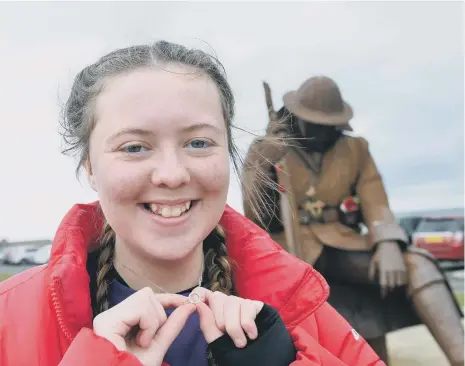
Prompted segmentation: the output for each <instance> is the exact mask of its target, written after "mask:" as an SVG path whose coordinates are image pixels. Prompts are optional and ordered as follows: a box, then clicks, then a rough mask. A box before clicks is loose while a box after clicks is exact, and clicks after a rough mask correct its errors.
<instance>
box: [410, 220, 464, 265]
mask: <svg viewBox="0 0 465 366" xmlns="http://www.w3.org/2000/svg"><path fill="white" fill-rule="evenodd" d="M463 235H464V233H463V217H425V218H423V219H422V220H421V221H420V223H419V224H418V226H417V228H416V230H415V232H414V233H413V235H412V244H413V245H414V246H416V247H419V248H423V249H426V250H428V251H429V252H430V253H431V254H433V255H434V256H435V257H436V258H437V259H439V260H448V261H463V259H464V245H463Z"/></svg>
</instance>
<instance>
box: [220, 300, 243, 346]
mask: <svg viewBox="0 0 465 366" xmlns="http://www.w3.org/2000/svg"><path fill="white" fill-rule="evenodd" d="M223 316H224V325H225V328H226V332H227V333H228V334H229V336H230V337H231V338H232V340H233V341H234V344H235V345H236V347H238V348H242V347H245V345H246V344H247V338H246V337H245V333H244V330H243V329H242V325H241V302H240V300H239V298H237V297H235V296H228V298H227V301H225V303H224V314H223Z"/></svg>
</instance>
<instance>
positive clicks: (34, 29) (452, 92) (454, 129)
mask: <svg viewBox="0 0 465 366" xmlns="http://www.w3.org/2000/svg"><path fill="white" fill-rule="evenodd" d="M463 17H464V12H463V5H462V3H461V2H451V3H447V2H357V3H355V2H346V3H321V2H319V3H310V2H308V3H302V2H299V3H276V2H274V3H264V2H258V3H248V2H247V3H193V2H188V3H176V2H170V3H162V2H153V3H148V2H141V3H122V2H120V3H116V2H111V3H110V2H103V3H90V2H74V3H55V2H50V3H4V2H3V3H0V55H1V57H0V82H1V84H0V96H1V99H0V100H1V102H0V103H1V108H0V136H1V140H2V143H1V144H0V166H1V169H2V170H1V179H0V202H1V205H2V206H1V211H0V212H1V215H0V239H1V238H2V237H5V238H7V239H9V240H21V239H37V238H52V237H53V236H54V233H55V230H56V228H57V226H58V224H59V222H60V220H61V219H62V217H63V215H64V214H65V213H66V212H67V211H68V210H69V208H70V207H71V206H72V205H73V204H74V203H76V202H89V201H93V200H95V199H96V198H97V197H96V195H95V194H94V192H93V191H91V190H90V189H89V188H88V187H87V182H86V180H85V179H81V182H82V183H79V182H78V181H77V180H76V178H75V176H74V169H75V162H74V161H73V159H72V158H69V157H66V156H62V155H61V154H60V143H61V141H60V137H59V135H58V133H57V128H58V122H57V121H58V113H59V101H60V100H64V99H65V98H66V96H67V93H68V91H69V86H70V83H71V81H72V78H73V77H74V75H75V74H76V73H77V72H78V71H79V70H80V69H81V68H82V67H84V66H85V65H87V64H88V63H91V62H94V61H95V60H96V59H97V58H98V57H99V56H101V55H102V54H104V53H106V52H109V51H111V50H113V49H114V48H117V47H118V48H119V47H125V46H128V45H131V44H133V43H147V42H151V41H155V40H159V39H163V38H164V39H167V40H171V41H176V42H181V43H184V44H186V45H188V46H196V47H202V48H203V49H205V50H207V51H209V52H212V51H211V50H210V49H209V48H208V47H207V46H206V44H204V43H202V42H200V41H199V40H197V39H201V40H203V41H206V42H207V43H208V44H210V45H211V46H212V48H213V50H214V52H215V53H216V54H217V55H218V57H219V58H220V59H221V61H222V62H223V64H224V65H225V67H226V70H227V72H228V76H229V80H230V82H231V84H232V87H233V89H234V92H235V95H236V98H237V117H236V120H235V123H236V125H238V126H240V127H244V128H247V129H248V130H251V131H253V132H261V131H262V130H263V129H264V128H265V126H266V123H267V113H266V108H265V103H264V97H263V89H262V84H261V82H262V80H267V81H268V82H269V83H270V86H271V88H272V91H273V99H274V103H275V107H276V108H279V107H281V105H282V99H281V98H282V95H283V94H284V93H285V92H286V91H289V90H293V89H296V88H298V87H299V85H300V84H301V83H302V82H303V81H304V80H305V79H307V78H308V77H311V76H314V75H317V74H326V75H328V76H330V77H332V78H333V79H335V80H336V82H337V83H338V84H339V86H340V88H341V91H342V93H343V97H344V98H345V99H346V100H347V101H348V102H349V103H350V104H351V105H352V107H353V108H354V112H355V117H354V120H353V122H352V125H353V127H354V129H355V131H356V132H357V133H359V134H360V135H362V136H364V137H365V138H367V139H368V140H369V142H370V148H371V151H372V153H373V154H374V156H375V159H376V161H377V164H378V166H379V169H380V170H381V172H382V174H383V176H384V179H385V184H386V187H387V190H388V194H389V197H390V201H391V205H392V207H393V209H394V210H396V211H413V210H416V209H437V208H449V207H457V206H462V205H463V197H464V187H463V185H464V182H463V174H464V161H463V155H464V149H463V142H464V136H463V133H464V125H463V119H464V85H463V83H464V54H463V46H464V40H463V34H464V27H463ZM252 138H253V137H252V136H250V135H246V134H244V133H240V134H239V135H238V140H237V141H238V144H239V146H240V147H241V149H242V150H243V151H244V152H245V150H246V149H247V147H248V145H249V144H250V142H251V140H252ZM229 204H230V205H231V206H232V207H234V208H235V209H237V210H239V211H242V200H241V193H240V190H239V186H238V184H237V182H236V179H235V178H233V181H232V182H231V187H230V195H229Z"/></svg>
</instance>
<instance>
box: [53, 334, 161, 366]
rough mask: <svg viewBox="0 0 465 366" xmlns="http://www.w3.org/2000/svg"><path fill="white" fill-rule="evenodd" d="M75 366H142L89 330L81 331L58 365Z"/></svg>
mask: <svg viewBox="0 0 465 366" xmlns="http://www.w3.org/2000/svg"><path fill="white" fill-rule="evenodd" d="M77 365H86V366H106V365H108V366H109V365H112V366H142V364H141V363H140V362H139V360H138V359H137V358H136V357H135V356H133V355H132V354H131V353H129V352H123V351H119V350H118V349H116V347H115V346H114V345H113V344H111V343H110V342H109V341H107V340H106V339H105V338H102V337H99V336H97V335H95V333H94V332H93V331H92V330H91V329H89V328H82V329H81V331H80V332H79V333H78V335H77V336H76V338H74V341H73V342H72V343H71V345H70V346H69V348H68V350H67V351H66V353H65V355H64V357H63V359H62V360H61V362H60V364H59V366H77ZM162 366H168V365H166V364H163V365H162Z"/></svg>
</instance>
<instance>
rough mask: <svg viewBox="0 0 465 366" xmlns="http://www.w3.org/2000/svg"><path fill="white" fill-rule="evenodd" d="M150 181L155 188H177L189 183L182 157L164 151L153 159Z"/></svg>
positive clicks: (173, 152)
mask: <svg viewBox="0 0 465 366" xmlns="http://www.w3.org/2000/svg"><path fill="white" fill-rule="evenodd" d="M151 181H152V184H154V185H156V186H161V187H167V188H177V187H180V186H182V185H184V184H186V183H189V181H190V174H189V170H188V169H187V167H186V165H185V162H184V161H183V159H182V157H180V156H179V155H178V154H177V153H176V152H175V151H165V152H161V153H160V155H158V156H157V158H156V159H155V162H154V168H153V170H152V173H151Z"/></svg>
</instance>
